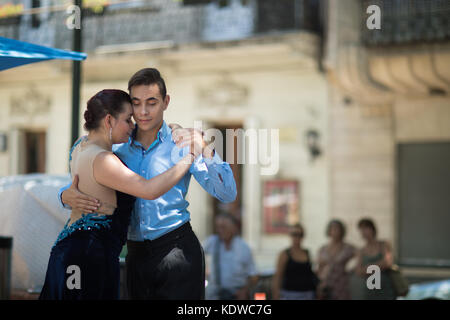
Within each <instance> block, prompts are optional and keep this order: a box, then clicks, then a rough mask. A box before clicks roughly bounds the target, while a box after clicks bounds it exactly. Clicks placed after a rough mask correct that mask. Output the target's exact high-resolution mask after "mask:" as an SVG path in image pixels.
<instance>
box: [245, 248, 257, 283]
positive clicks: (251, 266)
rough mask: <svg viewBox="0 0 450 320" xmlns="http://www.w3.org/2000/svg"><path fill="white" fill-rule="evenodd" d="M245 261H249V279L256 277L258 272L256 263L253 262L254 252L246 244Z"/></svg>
mask: <svg viewBox="0 0 450 320" xmlns="http://www.w3.org/2000/svg"><path fill="white" fill-rule="evenodd" d="M245 260H246V261H247V263H246V265H247V274H248V276H249V277H252V276H256V275H257V274H258V272H257V271H256V266H255V262H254V261H253V255H252V251H251V250H250V247H249V246H248V245H247V244H245Z"/></svg>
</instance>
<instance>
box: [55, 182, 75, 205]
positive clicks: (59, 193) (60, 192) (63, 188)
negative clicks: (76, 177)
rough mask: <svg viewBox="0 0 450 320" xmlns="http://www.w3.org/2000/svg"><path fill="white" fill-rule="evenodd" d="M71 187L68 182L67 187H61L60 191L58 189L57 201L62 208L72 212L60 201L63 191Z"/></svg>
mask: <svg viewBox="0 0 450 320" xmlns="http://www.w3.org/2000/svg"><path fill="white" fill-rule="evenodd" d="M71 185H72V182H70V183H69V184H68V185H66V186H64V187H62V188H61V189H59V192H58V200H59V201H58V202H59V203H60V204H61V206H62V208H64V209H68V210H72V207H71V206H69V205H67V204H64V203H63V201H62V193H63V192H64V191H65V190H67V189H69V188H70V186H71Z"/></svg>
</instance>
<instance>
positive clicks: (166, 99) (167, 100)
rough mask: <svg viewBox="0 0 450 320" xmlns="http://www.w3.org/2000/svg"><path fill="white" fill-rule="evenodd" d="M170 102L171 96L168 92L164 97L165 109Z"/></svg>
mask: <svg viewBox="0 0 450 320" xmlns="http://www.w3.org/2000/svg"><path fill="white" fill-rule="evenodd" d="M169 102H170V96H169V95H168V94H166V97H165V98H164V107H163V110H164V111H166V110H167V107H168V106H169Z"/></svg>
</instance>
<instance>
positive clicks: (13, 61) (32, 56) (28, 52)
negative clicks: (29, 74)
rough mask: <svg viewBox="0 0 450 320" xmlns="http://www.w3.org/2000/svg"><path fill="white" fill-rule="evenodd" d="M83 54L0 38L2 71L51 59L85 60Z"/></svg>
mask: <svg viewBox="0 0 450 320" xmlns="http://www.w3.org/2000/svg"><path fill="white" fill-rule="evenodd" d="M86 57H87V55H86V54H85V53H82V52H74V51H66V50H61V49H54V48H48V47H43V46H39V45H36V44H32V43H28V42H23V41H18V40H13V39H8V38H3V37H0V71H1V70H6V69H10V68H14V67H18V66H21V65H24V64H28V63H34V62H40V61H45V60H51V59H64V60H78V61H80V60H84V59H86Z"/></svg>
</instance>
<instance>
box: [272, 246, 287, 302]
mask: <svg viewBox="0 0 450 320" xmlns="http://www.w3.org/2000/svg"><path fill="white" fill-rule="evenodd" d="M287 260H288V256H287V254H286V252H284V251H283V252H281V253H280V255H279V257H278V263H277V270H276V271H275V274H274V276H273V278H272V299H273V300H279V299H280V290H281V285H282V281H283V276H284V270H285V268H286V263H287Z"/></svg>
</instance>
